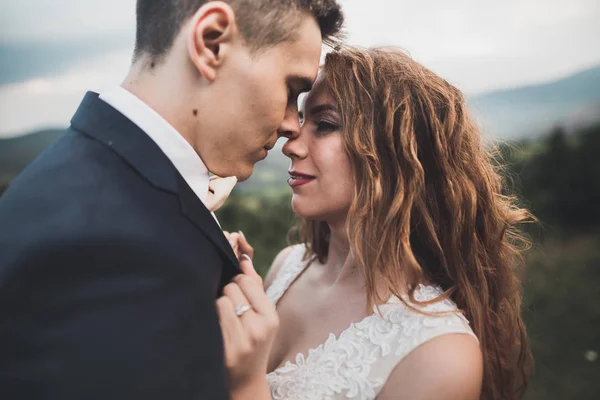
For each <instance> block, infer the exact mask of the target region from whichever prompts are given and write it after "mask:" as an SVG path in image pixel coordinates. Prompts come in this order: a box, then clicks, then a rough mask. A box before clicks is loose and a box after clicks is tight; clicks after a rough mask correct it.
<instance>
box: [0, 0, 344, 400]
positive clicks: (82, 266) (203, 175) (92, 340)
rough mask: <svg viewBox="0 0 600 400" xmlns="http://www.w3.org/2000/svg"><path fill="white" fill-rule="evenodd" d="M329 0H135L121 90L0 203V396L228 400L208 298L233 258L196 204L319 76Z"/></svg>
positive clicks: (249, 160)
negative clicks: (128, 64)
mask: <svg viewBox="0 0 600 400" xmlns="http://www.w3.org/2000/svg"><path fill="white" fill-rule="evenodd" d="M341 24H342V16H341V13H340V9H339V5H338V4H337V3H336V0H312V1H311V0H230V1H223V2H222V1H210V2H208V1H206V0H162V1H158V0H138V2H137V38H136V48H135V54H134V62H133V65H132V68H131V71H130V73H129V75H128V76H127V77H126V79H125V81H124V82H123V84H122V86H121V87H117V88H114V89H111V90H108V91H106V92H103V93H101V94H100V95H98V94H96V93H88V94H87V95H86V96H85V98H84V99H83V101H82V103H81V105H80V107H79V109H78V110H77V112H76V113H75V115H74V117H73V119H72V121H71V127H70V128H69V129H68V130H67V132H66V134H65V135H64V137H62V138H61V139H60V140H58V141H57V142H56V143H55V144H54V145H53V146H52V147H51V148H50V149H49V150H47V151H46V152H45V153H44V154H43V155H42V156H40V157H39V158H38V159H37V160H36V161H34V162H33V163H32V164H31V165H30V166H29V167H28V168H27V169H26V170H25V171H24V172H23V173H22V174H21V175H20V176H19V177H18V178H17V179H16V180H15V181H14V182H13V184H12V186H11V187H10V188H9V189H8V190H7V192H6V193H5V194H4V196H3V197H2V198H0V398H1V399H62V400H75V399H77V400H79V399H107V400H108V399H110V400H120V399H123V400H135V399H140V400H142V399H143V400H152V399H156V400H158V399H160V400H165V399H174V400H175V399H177V400H178V399H226V398H228V391H227V385H226V381H225V371H224V365H223V347H222V346H223V345H222V339H221V336H220V329H219V325H218V319H217V315H216V312H215V301H216V298H217V296H218V295H219V293H220V291H221V289H222V287H223V286H224V285H225V284H226V283H227V282H228V281H229V280H230V279H231V278H232V277H233V276H234V275H236V274H237V273H239V270H238V264H237V260H236V258H235V256H234V255H233V253H232V251H231V248H230V246H229V244H228V242H227V240H226V239H225V238H224V236H223V234H222V232H221V230H220V229H219V226H218V224H217V222H216V221H215V218H214V216H213V215H211V213H210V212H209V210H208V209H207V208H206V207H205V205H204V202H205V201H206V197H207V192H208V182H209V172H208V171H210V172H212V173H214V174H216V175H219V176H237V177H238V179H240V180H244V179H247V178H248V177H249V176H250V175H251V173H252V170H253V166H254V164H255V163H256V162H258V161H260V160H262V159H263V158H265V157H266V155H267V152H268V150H270V149H271V148H272V147H273V146H274V144H275V141H276V140H277V139H278V138H279V137H294V136H295V135H297V134H298V131H299V124H298V118H297V110H296V100H297V96H298V94H299V93H300V92H302V91H306V90H307V89H309V88H310V85H311V83H312V82H313V80H314V79H315V77H316V74H317V68H318V63H319V59H320V53H321V43H322V40H323V39H326V40H327V39H332V38H333V37H335V36H336V34H337V33H338V31H339V28H340V26H341Z"/></svg>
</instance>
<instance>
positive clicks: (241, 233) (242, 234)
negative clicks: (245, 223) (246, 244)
mask: <svg viewBox="0 0 600 400" xmlns="http://www.w3.org/2000/svg"><path fill="white" fill-rule="evenodd" d="M238 232H239V234H240V236H241V237H243V238H244V240H245V239H246V235H244V232H242V231H238Z"/></svg>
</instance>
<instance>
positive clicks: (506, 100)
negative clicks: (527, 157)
mask: <svg viewBox="0 0 600 400" xmlns="http://www.w3.org/2000/svg"><path fill="white" fill-rule="evenodd" d="M468 101H469V103H470V104H471V107H472V109H473V111H474V113H475V114H476V116H477V120H478V122H479V124H480V126H481V127H482V129H483V133H484V135H486V136H488V137H493V138H500V139H520V138H523V137H529V136H534V135H539V134H543V133H545V132H547V131H548V130H550V129H551V128H552V127H553V126H556V125H559V124H560V125H563V126H564V127H565V128H567V129H569V128H573V129H574V128H578V127H580V126H583V125H589V124H590V123H593V122H596V121H600V66H597V67H595V68H591V69H588V70H585V71H582V72H579V73H577V74H575V75H571V76H569V77H567V78H564V79H560V80H557V81H554V82H549V83H545V84H540V85H532V86H525V87H520V88H516V89H511V90H501V91H496V92H490V93H485V94H482V95H479V96H475V97H471V98H469V99H468Z"/></svg>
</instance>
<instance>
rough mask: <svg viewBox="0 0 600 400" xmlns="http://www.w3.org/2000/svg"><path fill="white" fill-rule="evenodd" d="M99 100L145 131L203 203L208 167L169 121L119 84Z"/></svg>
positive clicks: (205, 193)
mask: <svg viewBox="0 0 600 400" xmlns="http://www.w3.org/2000/svg"><path fill="white" fill-rule="evenodd" d="M100 99H101V100H103V101H104V102H106V103H108V104H109V105H110V106H112V107H113V108H114V109H116V110H117V111H119V112H120V113H121V114H123V115H124V116H125V117H127V118H128V119H129V120H130V121H131V122H133V123H134V124H136V125H137V126H138V127H139V128H140V129H141V130H142V131H144V132H145V133H146V134H147V135H148V136H149V137H150V138H151V139H152V140H153V141H154V142H155V143H156V144H157V145H158V147H159V148H160V149H161V150H162V152H163V153H164V154H165V155H166V156H167V158H168V159H169V160H170V161H171V162H172V163H173V165H174V166H175V168H176V169H177V171H178V172H179V173H180V174H181V176H182V177H183V179H184V180H185V181H186V183H187V184H188V185H189V187H190V188H191V189H192V191H193V192H194V193H195V194H196V196H198V198H199V199H200V201H202V202H203V203H205V202H206V197H207V195H208V184H209V175H208V169H207V168H206V165H204V162H202V159H201V158H200V156H199V155H198V154H197V153H196V151H195V150H194V148H193V147H192V146H191V145H190V144H189V143H188V142H187V141H186V140H185V139H184V138H183V136H181V134H180V133H179V132H177V130H176V129H175V128H174V127H173V126H172V125H171V124H169V123H168V122H167V121H166V120H165V119H164V118H163V117H161V116H160V115H159V114H158V113H157V112H156V111H154V110H153V109H152V108H150V106H148V105H147V104H146V103H144V102H143V101H142V100H140V99H139V98H138V97H136V96H135V95H134V94H133V93H131V92H129V91H128V90H126V89H125V88H123V87H121V86H117V87H115V88H112V89H109V90H107V91H105V92H103V93H102V94H101V95H100Z"/></svg>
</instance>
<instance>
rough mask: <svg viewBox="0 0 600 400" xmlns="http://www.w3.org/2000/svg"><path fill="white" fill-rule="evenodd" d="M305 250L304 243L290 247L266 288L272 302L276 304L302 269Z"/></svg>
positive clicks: (304, 265) (304, 263) (304, 264)
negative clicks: (271, 281)
mask: <svg viewBox="0 0 600 400" xmlns="http://www.w3.org/2000/svg"><path fill="white" fill-rule="evenodd" d="M305 251H306V246H305V245H304V244H299V245H295V246H293V247H292V250H291V251H290V253H289V254H288V255H287V257H286V258H285V260H283V265H282V266H281V269H280V270H279V272H278V273H277V275H276V276H275V279H274V280H273V283H271V286H269V288H268V289H267V297H269V300H271V302H272V303H273V304H275V305H277V302H278V301H279V299H280V298H281V296H283V294H284V293H285V291H286V290H287V289H288V287H290V285H291V284H292V282H294V280H295V279H296V278H297V277H298V275H300V273H302V271H304V268H305V267H306V262H305V261H303V260H302V258H303V257H304V252H305Z"/></svg>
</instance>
